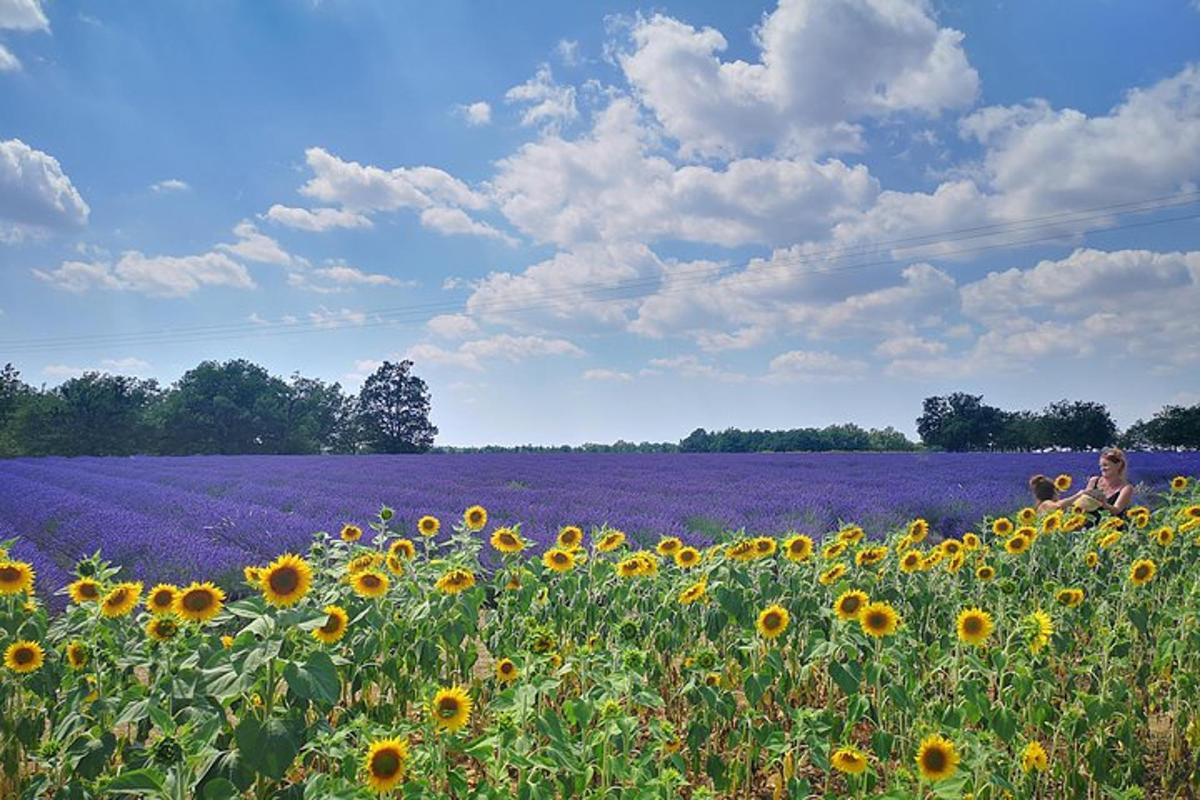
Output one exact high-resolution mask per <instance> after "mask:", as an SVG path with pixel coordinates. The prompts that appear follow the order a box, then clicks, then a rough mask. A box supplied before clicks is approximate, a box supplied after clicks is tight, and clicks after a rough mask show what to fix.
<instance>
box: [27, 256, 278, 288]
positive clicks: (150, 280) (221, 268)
mask: <svg viewBox="0 0 1200 800" xmlns="http://www.w3.org/2000/svg"><path fill="white" fill-rule="evenodd" d="M33 274H34V275H35V276H37V277H38V278H39V279H41V280H43V281H46V282H47V283H49V284H51V285H53V286H56V287H58V288H60V289H64V290H66V291H70V292H75V293H82V292H85V291H88V290H89V289H94V288H95V289H114V290H123V291H132V292H139V293H141V294H147V295H152V296H156V297H186V296H187V295H189V294H192V293H193V292H195V291H196V290H198V289H200V288H202V287H204V286H230V287H233V288H237V289H253V288H254V286H255V284H254V281H253V280H252V279H251V277H250V273H248V272H247V271H246V268H245V267H243V266H242V265H241V264H239V263H237V262H236V261H234V260H233V259H231V258H229V256H227V255H225V254H224V253H218V252H209V253H205V254H203V255H198V256H147V255H144V254H143V253H140V252H138V251H136V250H130V251H127V252H125V253H122V254H121V258H120V259H119V260H118V261H117V262H116V264H110V263H108V262H104V261H93V262H85V261H64V262H63V263H62V264H61V265H60V266H59V267H57V268H56V269H53V270H40V269H35V270H33Z"/></svg>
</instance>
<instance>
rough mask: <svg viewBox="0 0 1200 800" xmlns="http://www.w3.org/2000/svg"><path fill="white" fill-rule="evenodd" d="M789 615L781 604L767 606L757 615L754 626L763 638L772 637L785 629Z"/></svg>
mask: <svg viewBox="0 0 1200 800" xmlns="http://www.w3.org/2000/svg"><path fill="white" fill-rule="evenodd" d="M790 621H791V615H790V614H788V610H787V609H786V608H784V607H783V606H779V605H774V606H767V607H766V608H764V609H763V610H762V611H761V612H759V615H758V621H757V622H756V623H755V627H756V628H758V633H759V635H761V636H762V637H763V638H764V639H774V638H776V637H778V636H780V635H782V634H783V632H784V631H786V630H787V627H788V623H789V622H790Z"/></svg>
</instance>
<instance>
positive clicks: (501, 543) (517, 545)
mask: <svg viewBox="0 0 1200 800" xmlns="http://www.w3.org/2000/svg"><path fill="white" fill-rule="evenodd" d="M491 542H492V547H493V548H494V549H496V550H497V551H499V552H501V553H505V554H509V553H519V552H521V551H522V550H524V549H525V540H524V539H522V538H521V534H519V533H517V532H516V531H514V530H513V529H512V528H496V530H494V531H492V539H491Z"/></svg>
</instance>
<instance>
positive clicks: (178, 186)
mask: <svg viewBox="0 0 1200 800" xmlns="http://www.w3.org/2000/svg"><path fill="white" fill-rule="evenodd" d="M191 188H192V187H191V186H189V185H188V184H187V181H181V180H179V179H178V178H167V179H166V180H165V181H159V182H158V183H152V184H150V190H151V191H152V192H155V193H158V194H166V193H168V192H186V191H188V190H189V189H191Z"/></svg>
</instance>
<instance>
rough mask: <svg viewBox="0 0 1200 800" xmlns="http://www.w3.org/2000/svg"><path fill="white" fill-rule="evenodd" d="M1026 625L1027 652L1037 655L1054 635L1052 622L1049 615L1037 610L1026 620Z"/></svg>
mask: <svg viewBox="0 0 1200 800" xmlns="http://www.w3.org/2000/svg"><path fill="white" fill-rule="evenodd" d="M1026 623H1027V625H1028V629H1029V650H1030V652H1031V653H1033V654H1034V655H1037V654H1038V653H1040V652H1042V649H1043V648H1044V647H1045V646H1046V645H1047V644H1049V643H1050V637H1051V636H1053V635H1054V622H1053V620H1051V619H1050V615H1049V614H1047V613H1046V612H1045V611H1042V610H1041V609H1040V608H1039V609H1038V610H1036V611H1034V612H1033V613H1032V614H1030V615H1029V616H1028V617H1027V618H1026Z"/></svg>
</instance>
